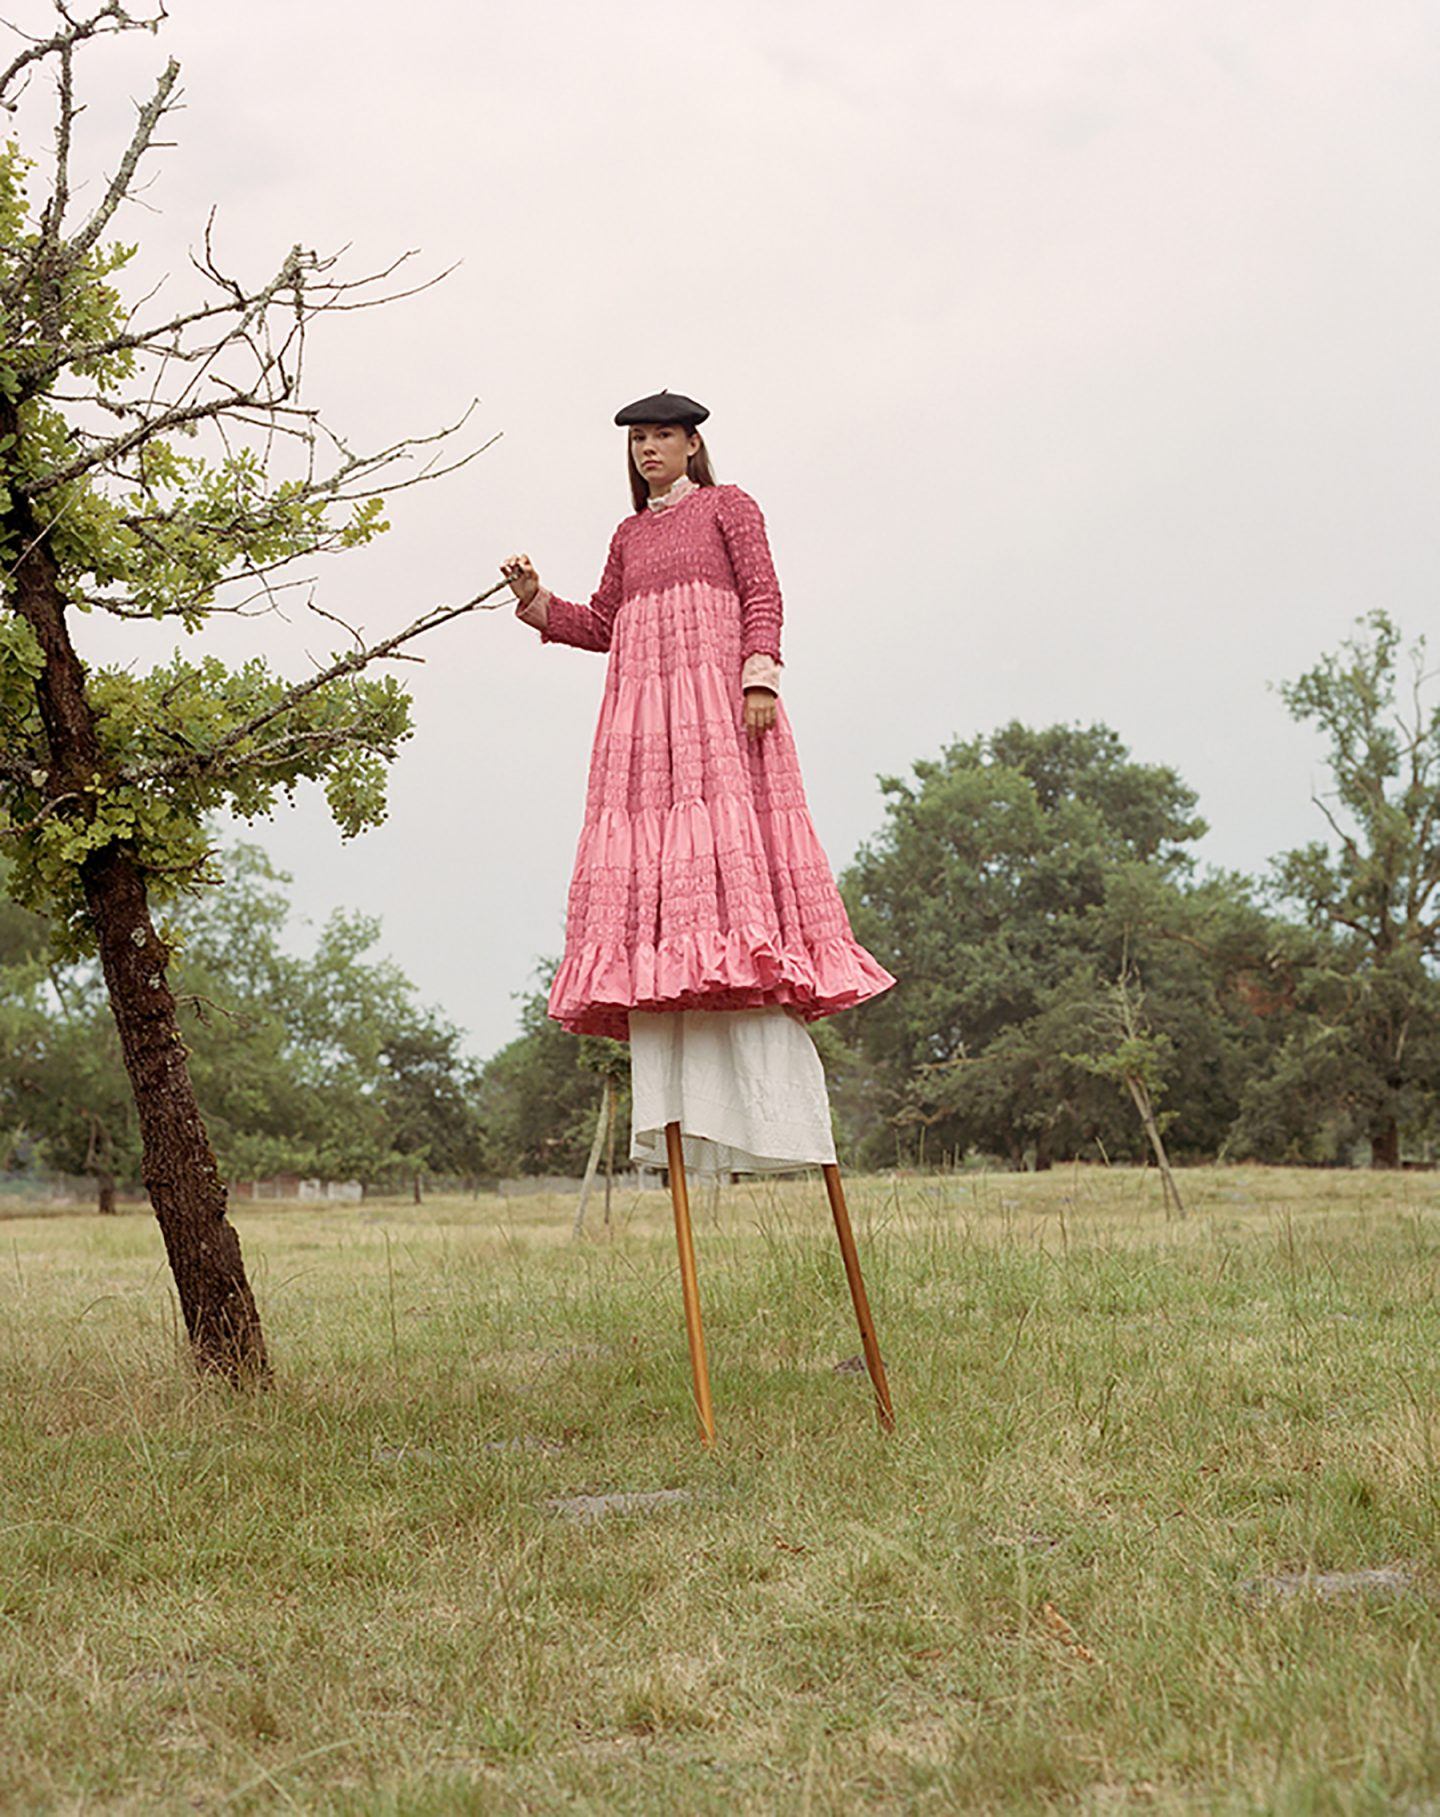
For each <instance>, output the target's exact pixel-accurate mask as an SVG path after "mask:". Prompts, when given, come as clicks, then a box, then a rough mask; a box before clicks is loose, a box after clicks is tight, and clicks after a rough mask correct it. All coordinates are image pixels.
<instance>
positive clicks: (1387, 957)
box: [1232, 612, 1440, 1167]
mask: <svg viewBox="0 0 1440 1817" xmlns="http://www.w3.org/2000/svg"><path fill="white" fill-rule="evenodd" d="M1280 693H1281V697H1282V699H1283V700H1284V702H1285V704H1286V706H1287V707H1288V708H1289V710H1290V712H1291V714H1292V715H1293V717H1294V718H1296V719H1297V720H1300V721H1302V722H1304V723H1308V724H1311V725H1313V726H1315V727H1316V728H1317V729H1318V730H1319V732H1320V733H1321V735H1322V736H1323V737H1324V739H1325V743H1326V755H1327V759H1328V763H1329V768H1330V778H1331V784H1332V787H1331V790H1330V792H1329V793H1328V794H1327V795H1325V796H1323V797H1320V798H1318V803H1317V804H1318V806H1319V807H1320V809H1321V811H1322V813H1323V814H1324V816H1325V818H1326V820H1327V822H1328V824H1329V828H1330V832H1331V835H1332V839H1331V841H1330V842H1329V843H1324V842H1321V841H1312V842H1311V843H1310V844H1309V845H1306V846H1302V847H1300V848H1298V849H1296V850H1294V851H1291V852H1287V853H1286V854H1285V855H1284V856H1283V857H1282V858H1280V859H1279V860H1278V861H1277V863H1276V865H1275V869H1274V886H1275V890H1276V893H1277V895H1278V897H1279V898H1280V899H1281V901H1283V902H1284V903H1286V904H1293V905H1295V906H1296V907H1297V908H1298V909H1299V910H1300V912H1301V914H1302V915H1303V917H1304V920H1305V923H1306V926H1307V927H1308V928H1309V930H1310V932H1311V939H1310V942H1309V947H1308V951H1307V953H1306V955H1305V962H1304V964H1303V966H1301V967H1300V968H1299V970H1298V978H1297V997H1296V1003H1295V1015H1294V1017H1293V1018H1292V1023H1291V1027H1290V1029H1289V1032H1288V1034H1287V1038H1286V1040H1285V1042H1284V1044H1283V1046H1282V1047H1281V1049H1280V1051H1279V1052H1278V1053H1277V1054H1276V1055H1275V1057H1274V1062H1273V1064H1272V1065H1271V1066H1270V1067H1269V1068H1267V1069H1266V1070H1265V1071H1263V1072H1262V1073H1260V1074H1259V1075H1258V1076H1257V1078H1256V1079H1255V1080H1254V1081H1253V1083H1252V1084H1251V1086H1250V1087H1249V1089H1248V1090H1247V1092H1246V1094H1245V1103H1244V1110H1243V1115H1242V1117H1241V1120H1240V1124H1239V1126H1238V1128H1237V1131H1236V1135H1235V1139H1234V1142H1233V1144H1232V1146H1234V1147H1235V1148H1236V1149H1238V1150H1241V1151H1243V1152H1248V1153H1255V1154H1259V1155H1262V1156H1265V1157H1267V1158H1272V1159H1277V1160H1278V1159H1309V1160H1337V1159H1344V1158H1346V1157H1347V1156H1348V1154H1349V1152H1350V1150H1351V1148H1352V1147H1353V1146H1354V1145H1355V1144H1356V1143H1357V1142H1359V1143H1366V1142H1368V1144H1369V1147H1370V1153H1371V1159H1372V1161H1373V1163H1374V1164H1375V1165H1377V1166H1389V1167H1393V1166H1396V1165H1398V1163H1399V1161H1400V1158H1401V1148H1402V1142H1403V1141H1408V1142H1409V1143H1410V1144H1411V1145H1412V1146H1414V1147H1416V1148H1417V1149H1426V1148H1428V1147H1429V1146H1430V1145H1432V1144H1433V1143H1434V1141H1435V1131H1436V1122H1437V1116H1440V978H1437V962H1440V702H1437V701H1436V700H1435V699H1434V698H1433V694H1434V690H1433V685H1432V683H1431V678H1430V677H1429V676H1428V674H1427V670H1426V652H1425V640H1424V639H1423V638H1420V639H1417V640H1416V642H1415V643H1414V644H1413V645H1412V646H1411V647H1410V648H1409V650H1408V651H1407V650H1405V649H1404V648H1403V639H1402V636H1401V632H1400V630H1399V627H1398V626H1397V625H1396V624H1395V623H1394V621H1393V620H1392V619H1391V618H1390V617H1388V616H1387V615H1386V614H1385V613H1384V612H1372V613H1370V614H1369V615H1368V616H1367V617H1366V618H1364V619H1362V620H1361V621H1360V628H1359V630H1358V633H1357V634H1356V635H1355V636H1353V637H1351V638H1349V639H1347V640H1346V641H1345V642H1344V643H1343V644H1342V645H1341V647H1340V649H1339V650H1338V651H1335V652H1333V653H1331V654H1328V655H1326V656H1324V657H1322V659H1321V660H1320V661H1319V662H1318V663H1317V664H1316V665H1315V666H1314V667H1313V668H1312V669H1310V670H1308V671H1307V672H1306V673H1305V674H1304V675H1302V676H1300V678H1299V679H1298V680H1296V681H1293V682H1289V683H1287V684H1285V685H1284V686H1282V688H1281V690H1280Z"/></svg>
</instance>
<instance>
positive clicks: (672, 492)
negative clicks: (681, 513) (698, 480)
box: [645, 473, 699, 511]
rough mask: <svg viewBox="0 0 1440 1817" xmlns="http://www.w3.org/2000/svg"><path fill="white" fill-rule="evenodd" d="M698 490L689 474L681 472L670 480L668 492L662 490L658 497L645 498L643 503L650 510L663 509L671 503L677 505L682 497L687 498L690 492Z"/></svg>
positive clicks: (667, 507) (666, 508)
mask: <svg viewBox="0 0 1440 1817" xmlns="http://www.w3.org/2000/svg"><path fill="white" fill-rule="evenodd" d="M698 490H699V488H698V487H697V486H696V484H695V482H694V480H693V479H691V477H690V475H689V474H688V473H682V474H681V475H680V477H679V479H677V480H672V481H671V482H670V489H669V491H668V492H662V493H661V494H660V495H659V497H658V498H647V499H646V501H645V503H646V506H647V507H648V509H650V510H651V511H665V510H668V509H669V507H670V506H671V505H678V504H679V503H680V500H681V499H682V498H688V496H689V495H690V494H691V493H692V492H695V491H698Z"/></svg>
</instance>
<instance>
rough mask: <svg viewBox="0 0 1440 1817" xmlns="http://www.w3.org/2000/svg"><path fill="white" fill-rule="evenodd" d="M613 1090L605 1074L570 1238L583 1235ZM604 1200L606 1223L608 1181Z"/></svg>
mask: <svg viewBox="0 0 1440 1817" xmlns="http://www.w3.org/2000/svg"><path fill="white" fill-rule="evenodd" d="M614 1090H615V1081H614V1080H613V1079H612V1078H611V1077H610V1075H609V1073H606V1075H605V1090H604V1092H603V1093H602V1094H601V1098H600V1115H599V1117H598V1118H597V1120H596V1123H595V1139H594V1141H593V1142H591V1144H590V1158H589V1160H588V1161H587V1162H586V1163H585V1178H584V1179H583V1180H582V1181H581V1183H580V1203H579V1204H578V1205H577V1206H576V1207H575V1224H574V1228H573V1229H572V1230H571V1232H570V1234H571V1236H572V1237H579V1236H581V1235H583V1234H584V1230H585V1207H586V1206H587V1205H588V1204H589V1203H590V1190H591V1188H592V1187H593V1186H594V1184H595V1171H596V1169H597V1168H598V1167H599V1165H600V1150H601V1147H602V1146H603V1144H604V1141H605V1131H606V1129H607V1128H608V1127H609V1123H610V1119H611V1117H612V1116H613V1114H614V1109H613V1102H612V1097H613V1093H614ZM606 1200H607V1204H606V1219H605V1221H606V1222H607V1223H608V1222H609V1221H610V1219H609V1204H608V1200H609V1181H608V1179H607V1181H606Z"/></svg>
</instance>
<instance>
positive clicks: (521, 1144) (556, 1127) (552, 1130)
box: [476, 959, 630, 1175]
mask: <svg viewBox="0 0 1440 1817" xmlns="http://www.w3.org/2000/svg"><path fill="white" fill-rule="evenodd" d="M555 965H556V962H555V961H554V960H553V959H552V960H547V961H545V962H544V963H543V964H542V965H541V966H540V968H539V981H540V988H539V989H537V990H535V991H533V992H532V993H531V994H530V995H529V996H528V997H527V998H526V999H525V1003H524V1007H523V1008H522V1010H521V1014H520V1033H519V1035H517V1036H516V1038H515V1039H514V1040H513V1041H511V1042H509V1043H508V1044H507V1045H506V1046H504V1047H502V1048H501V1049H500V1051H499V1052H498V1053H497V1054H495V1055H494V1056H493V1057H492V1058H491V1059H490V1060H488V1061H487V1062H486V1063H485V1065H484V1067H483V1069H482V1071H481V1074H480V1082H479V1088H478V1092H477V1098H476V1102H477V1105H478V1110H479V1117H480V1124H481V1128H482V1130H483V1132H484V1144H485V1158H486V1171H487V1172H490V1173H495V1174H547V1173H549V1174H570V1175H575V1174H579V1173H581V1172H582V1171H583V1170H584V1167H585V1159H586V1155H587V1154H588V1152H589V1148H590V1143H591V1140H592V1139H593V1137H594V1133H595V1119H596V1116H597V1114H598V1112H599V1107H600V1099H601V1091H602V1083H601V1082H602V1077H603V1075H605V1074H606V1073H608V1074H609V1075H610V1076H611V1077H612V1078H613V1079H614V1080H615V1082H616V1087H617V1098H616V1109H615V1122H616V1128H617V1130H618V1131H620V1132H621V1138H620V1147H619V1150H618V1152H619V1153H621V1154H626V1155H628V1152H629V1140H628V1136H626V1135H625V1134H624V1132H626V1131H628V1129H629V1125H630V1071H629V1049H628V1047H627V1046H626V1044H625V1043H624V1042H620V1041H605V1040H600V1039H597V1038H595V1037H591V1036H582V1037H581V1039H580V1040H578V1041H577V1040H576V1039H575V1037H574V1036H573V1035H568V1034H566V1032H565V1031H564V1030H563V1029H562V1028H561V1027H560V1025H559V1024H558V1023H557V1022H552V1021H551V1020H550V1018H549V1017H548V1016H547V1015H546V1013H545V1005H546V1001H547V997H548V994H549V986H550V980H551V979H552V978H553V976H554V974H555Z"/></svg>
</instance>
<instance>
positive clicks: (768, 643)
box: [717, 486, 784, 662]
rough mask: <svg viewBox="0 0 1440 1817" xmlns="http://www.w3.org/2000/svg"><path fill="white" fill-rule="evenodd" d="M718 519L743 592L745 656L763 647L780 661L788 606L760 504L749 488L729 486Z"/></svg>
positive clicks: (742, 610) (741, 631) (741, 596)
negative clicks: (782, 634)
mask: <svg viewBox="0 0 1440 1817" xmlns="http://www.w3.org/2000/svg"><path fill="white" fill-rule="evenodd" d="M717 522H718V523H719V526H720V534H721V535H722V536H723V537H724V539H725V547H726V549H727V550H728V551H729V554H730V566H731V568H732V569H733V570H734V573H735V587H736V591H737V592H738V593H739V595H740V656H741V660H742V661H743V660H744V659H745V658H746V657H749V656H754V655H755V654H756V652H757V651H763V652H764V653H765V654H766V655H767V656H773V657H774V658H775V660H776V661H777V662H778V661H779V660H780V624H781V620H782V618H783V617H784V607H783V605H782V603H781V599H780V583H779V581H778V580H777V579H776V578H775V563H774V561H773V560H772V559H771V555H770V543H769V539H768V538H767V537H766V535H765V519H764V517H763V516H762V515H761V512H760V507H759V506H758V505H757V504H756V503H755V501H754V499H753V498H751V496H750V494H749V493H748V492H742V491H741V490H740V488H739V487H738V486H726V487H725V488H724V497H723V502H722V504H721V508H720V510H719V512H718V514H717Z"/></svg>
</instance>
